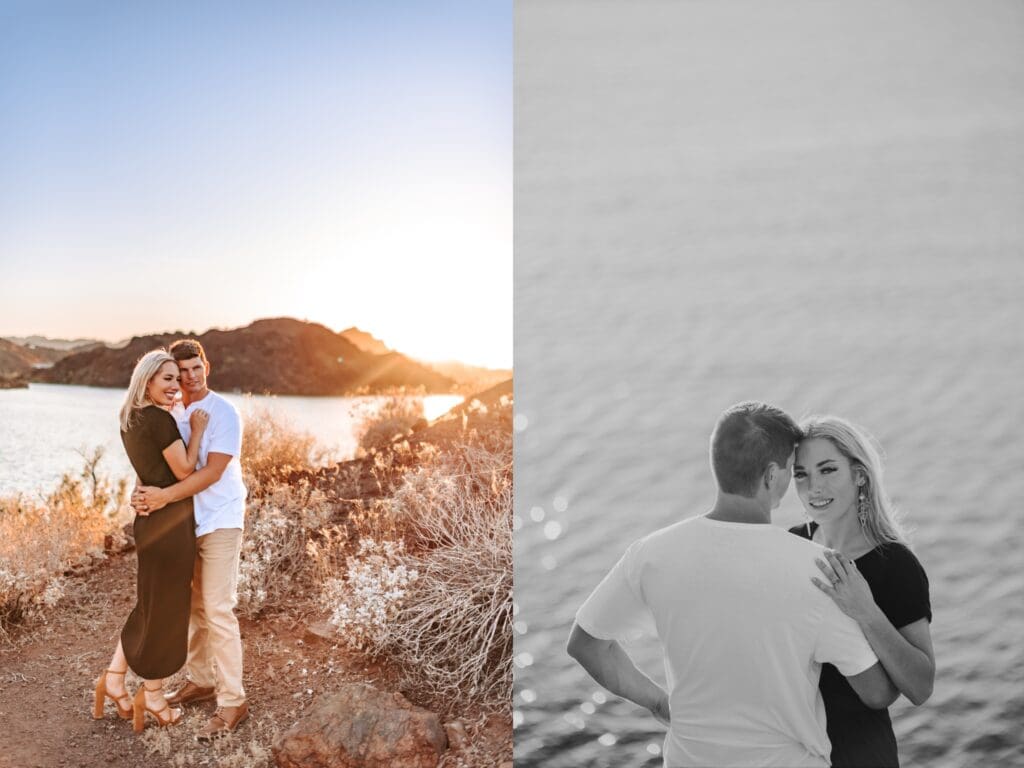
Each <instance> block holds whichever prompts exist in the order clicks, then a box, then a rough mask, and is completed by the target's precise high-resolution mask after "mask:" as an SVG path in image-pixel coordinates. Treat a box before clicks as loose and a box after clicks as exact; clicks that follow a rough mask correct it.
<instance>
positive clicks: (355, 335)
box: [338, 326, 392, 355]
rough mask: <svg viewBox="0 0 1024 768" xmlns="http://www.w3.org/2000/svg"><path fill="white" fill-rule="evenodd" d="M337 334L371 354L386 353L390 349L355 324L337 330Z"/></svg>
mask: <svg viewBox="0 0 1024 768" xmlns="http://www.w3.org/2000/svg"><path fill="white" fill-rule="evenodd" d="M338 335H339V336H341V337H342V338H344V339H348V340H349V341H351V342H352V343H353V344H355V345H356V346H357V347H359V348H360V349H361V350H363V351H364V352H369V353H370V354H371V355H386V354H387V353H388V352H391V351H392V350H391V349H389V348H388V346H387V345H386V344H385V343H384V342H383V341H381V340H380V339H378V338H377V337H376V336H374V335H373V334H370V333H367V332H366V331H362V330H360V329H359V328H356V327H355V326H352V327H351V328H346V329H345V330H344V331H338Z"/></svg>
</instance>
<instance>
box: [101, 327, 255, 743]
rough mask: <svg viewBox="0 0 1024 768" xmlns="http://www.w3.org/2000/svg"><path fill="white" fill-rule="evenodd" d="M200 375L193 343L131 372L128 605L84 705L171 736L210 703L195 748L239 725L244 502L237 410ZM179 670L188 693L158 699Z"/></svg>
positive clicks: (243, 707) (124, 414) (243, 708)
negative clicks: (131, 595) (132, 563)
mask: <svg viewBox="0 0 1024 768" xmlns="http://www.w3.org/2000/svg"><path fill="white" fill-rule="evenodd" d="M209 373H210V363H209V361H208V360H207V359H206V352H205V351H204V350H203V347H202V345H201V344H200V343H199V342H198V341H195V340H193V339H183V340H180V341H176V342H175V343H174V344H172V345H171V347H170V350H169V351H164V350H162V349H158V350H153V351H152V352H148V353H146V354H145V355H143V356H142V357H141V358H140V359H139V361H138V363H137V364H136V365H135V370H134V371H133V372H132V377H131V383H130V384H129V386H128V392H127V394H126V395H125V399H124V404H123V405H122V407H121V414H120V421H121V441H122V442H123V443H124V447H125V451H127V453H128V458H129V459H130V460H131V464H132V467H133V468H134V469H135V472H136V474H137V475H138V480H139V485H138V486H137V487H136V489H135V492H134V493H133V494H132V507H133V509H134V511H135V513H136V516H135V522H134V526H133V527H134V534H135V544H136V550H137V553H138V579H137V602H136V604H135V607H134V609H132V611H131V613H130V614H129V615H128V619H127V621H125V624H124V628H123V629H122V630H121V636H120V639H119V640H118V643H117V647H116V648H115V650H114V654H113V657H112V658H111V660H110V664H109V665H108V668H107V669H106V671H105V672H104V673H103V674H101V675H100V677H99V679H98V680H97V681H96V690H95V698H94V703H93V717H95V718H97V719H98V718H101V717H103V708H104V704H105V701H106V699H110V700H111V701H112V702H113V703H114V706H115V707H116V709H117V713H118V715H119V716H120V717H121V718H123V719H125V720H129V719H130V720H132V721H133V727H134V730H135V731H136V732H141V731H142V730H143V728H144V727H145V720H146V717H147V716H149V717H150V718H152V719H153V720H155V721H156V723H157V724H158V725H160V726H167V725H174V724H176V723H178V722H180V720H181V709H180V707H181V706H183V705H187V704H192V703H196V702H200V701H208V700H211V699H214V698H216V700H217V710H216V712H215V713H214V715H213V716H212V717H211V718H210V720H209V722H208V723H207V724H206V725H205V727H204V728H202V729H201V730H200V732H199V734H198V735H197V737H196V738H197V739H199V740H201V741H204V740H211V739H213V738H216V737H217V736H219V735H221V734H223V733H226V732H228V731H231V730H234V729H235V727H236V726H237V725H238V724H239V723H240V722H241V721H242V720H244V719H245V718H246V716H247V715H248V705H247V704H246V701H245V691H244V689H243V687H242V640H241V635H240V633H239V627H238V620H237V619H236V618H235V615H234V607H235V603H236V586H237V581H238V560H239V553H240V551H241V544H242V530H243V528H244V519H245V497H246V488H245V485H244V483H243V482H242V469H241V464H240V461H239V457H240V454H241V448H242V424H241V420H240V418H239V415H238V411H237V410H236V409H235V407H234V406H233V405H231V403H229V402H228V401H227V400H225V399H224V398H222V397H221V396H220V395H218V394H216V393H215V392H211V391H210V390H209V388H208V387H207V376H208V374H209ZM179 392H181V401H180V402H178V400H177V395H178V393H179ZM183 665H185V666H186V672H187V675H188V682H187V683H186V684H185V685H184V687H183V688H182V689H180V690H179V691H177V692H176V693H175V694H173V695H172V696H165V693H164V685H163V684H164V678H166V677H170V676H171V675H173V674H175V673H176V672H177V671H178V670H179V669H181V667H182V666H183ZM129 668H130V669H131V670H132V671H133V672H135V674H136V675H138V676H139V677H140V678H142V681H143V684H142V687H140V688H139V689H138V690H137V691H136V693H135V695H134V696H132V695H130V694H129V693H128V690H127V688H126V687H125V674H126V673H127V671H128V669H129Z"/></svg>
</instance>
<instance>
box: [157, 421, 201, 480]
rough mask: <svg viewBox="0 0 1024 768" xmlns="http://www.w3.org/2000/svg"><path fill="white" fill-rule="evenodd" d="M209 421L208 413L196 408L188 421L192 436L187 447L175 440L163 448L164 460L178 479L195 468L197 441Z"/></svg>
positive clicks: (186, 475)
mask: <svg viewBox="0 0 1024 768" xmlns="http://www.w3.org/2000/svg"><path fill="white" fill-rule="evenodd" d="M209 421H210V416H209V414H207V413H206V411H204V410H201V409H199V410H196V411H194V412H193V413H192V416H191V417H190V419H189V422H190V424H191V426H192V436H191V438H189V441H188V448H185V444H184V442H183V441H181V440H176V441H174V442H173V443H171V444H170V445H169V446H167V447H166V448H164V450H163V454H164V460H165V461H166V462H167V466H169V467H170V468H171V472H173V473H174V476H175V477H176V478H177V479H178V480H184V479H185V478H186V477H188V476H189V475H191V474H192V473H193V472H195V470H196V462H197V461H199V442H200V441H201V440H202V439H203V433H204V432H206V425H207V424H208V423H209Z"/></svg>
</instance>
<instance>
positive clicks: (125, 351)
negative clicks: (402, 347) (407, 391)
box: [34, 318, 454, 395]
mask: <svg viewBox="0 0 1024 768" xmlns="http://www.w3.org/2000/svg"><path fill="white" fill-rule="evenodd" d="M180 338H197V339H199V341H200V342H201V343H202V345H203V348H204V349H205V350H206V354H207V357H209V358H210V364H211V371H210V386H211V387H212V388H213V389H217V390H221V391H227V392H230V391H238V392H253V393H256V394H276V395H350V394H358V393H363V392H365V393H373V392H380V391H384V390H388V389H394V388H400V387H407V388H422V389H423V390H424V391H426V392H428V393H437V392H450V391H452V389H453V388H454V382H453V381H452V380H451V379H450V378H448V377H447V376H444V375H442V374H440V373H437V372H436V371H433V370H431V369H429V368H427V367H425V366H423V365H420V364H419V363H416V362H414V361H412V360H410V359H409V358H407V357H405V356H404V355H400V354H398V353H397V352H389V353H387V354H382V355H374V354H370V353H369V352H365V351H363V350H361V349H359V347H357V346H355V345H354V344H352V342H350V341H349V340H348V339H346V338H344V337H343V336H341V335H340V334H337V333H334V332H333V331H332V330H330V329H329V328H326V327H325V326H322V325H319V324H317V323H306V322H302V321H300V320H294V319H291V318H276V319H271V320H257V321H256V322H254V323H252V324H251V325H248V326H246V327H244V328H235V329H232V330H228V331H222V330H210V331H207V332H206V333H203V334H200V335H197V334H195V333H192V332H189V333H185V332H182V331H175V332H173V333H164V334H157V335H152V336H136V337H134V338H132V339H131V341H129V342H128V344H127V345H126V346H124V347H122V348H117V349H115V348H111V347H101V348H98V349H90V350H86V351H83V352H78V353H75V354H72V355H69V356H68V357H66V358H64V359H63V360H60V361H59V362H58V363H56V364H55V365H54V366H53V367H52V368H50V369H47V370H42V371H37V372H35V373H34V376H35V379H36V380H38V381H45V382H50V383H54V384H86V385H90V386H97V387H126V386H127V385H128V381H129V379H130V378H131V372H132V368H134V367H135V362H136V361H137V360H138V359H139V357H141V356H142V355H143V354H144V353H146V352H148V351H149V350H151V349H156V348H158V347H167V346H168V345H170V344H171V342H173V341H175V340H176V339H180Z"/></svg>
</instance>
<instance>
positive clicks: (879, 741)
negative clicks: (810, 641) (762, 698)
mask: <svg viewBox="0 0 1024 768" xmlns="http://www.w3.org/2000/svg"><path fill="white" fill-rule="evenodd" d="M817 527H818V524H817V523H811V531H810V535H808V531H807V526H806V525H798V526H796V527H794V528H790V529H789V532H790V533H795V534H796V535H797V536H802V537H803V538H805V539H806V538H810V536H813V535H814V531H815V530H816V529H817ZM854 562H855V563H856V564H857V570H858V571H860V573H861V575H862V576H863V577H864V580H865V581H866V582H867V583H868V586H869V587H871V594H872V596H874V598H875V602H876V603H877V604H878V607H879V608H881V609H882V613H884V614H885V616H886V618H887V619H889V621H890V622H891V623H892V625H893V626H894V627H896V629H900V628H902V627H905V626H907V625H908V624H913V623H914V622H915V621H918V620H919V619H928V621H929V622H930V621H931V620H932V608H931V602H930V599H929V596H928V576H927V575H926V574H925V572H924V568H922V567H921V563H919V562H918V560H917V558H916V557H914V554H913V553H912V552H911V551H910V550H909V549H907V548H906V547H905V546H903V545H902V544H895V543H890V544H882V545H880V546H877V547H875V548H874V549H873V550H871V551H870V552H868V553H867V554H865V555H862V556H861V557H858V558H857V559H856V560H855V561H854ZM818 689H819V690H820V691H821V698H822V700H823V701H824V702H825V717H826V721H827V730H828V738H829V741H831V742H832V766H833V768H899V764H900V759H899V755H898V754H897V751H896V736H895V734H894V733H893V731H892V721H891V720H890V719H889V710H888V709H871V708H870V707H868V706H867V705H865V704H864V702H862V701H861V700H860V697H858V696H857V693H856V691H854V690H853V688H852V687H851V686H850V684H849V683H848V682H846V678H845V677H843V676H842V675H841V674H840V673H839V670H838V669H836V668H835V667H834V666H832V665H831V664H822V665H821V679H820V680H819V682H818Z"/></svg>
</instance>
